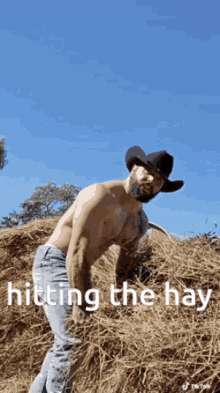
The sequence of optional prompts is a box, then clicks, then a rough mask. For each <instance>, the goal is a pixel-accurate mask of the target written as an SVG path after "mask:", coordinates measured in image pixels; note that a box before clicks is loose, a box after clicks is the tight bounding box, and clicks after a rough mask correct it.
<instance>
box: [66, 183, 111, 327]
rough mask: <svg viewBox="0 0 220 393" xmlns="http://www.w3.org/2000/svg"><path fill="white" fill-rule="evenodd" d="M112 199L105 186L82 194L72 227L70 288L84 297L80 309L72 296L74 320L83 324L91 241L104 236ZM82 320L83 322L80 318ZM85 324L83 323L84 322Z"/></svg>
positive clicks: (75, 297) (96, 186)
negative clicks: (104, 224)
mask: <svg viewBox="0 0 220 393" xmlns="http://www.w3.org/2000/svg"><path fill="white" fill-rule="evenodd" d="M110 198H111V195H110V194H109V192H108V191H107V190H106V188H105V187H104V186H103V185H102V184H95V185H93V186H90V187H88V188H87V189H84V190H82V191H81V192H80V194H79V195H78V198H77V201H76V208H75V212H74V217H73V223H72V235H71V239H70V243H69V248H68V253H67V258H66V267H67V276H68V280H69V283H70V287H71V288H75V289H78V290H79V291H80V292H81V295H82V305H81V306H77V295H76V294H75V293H73V302H74V308H73V319H74V320H75V322H76V323H81V322H80V313H81V311H83V312H84V311H85V307H86V303H85V292H86V291H87V289H88V278H89V276H90V269H91V264H92V263H93V262H94V261H92V260H91V252H90V237H91V233H93V236H94V232H95V238H96V239H97V241H98V240H99V239H98V237H99V236H101V234H102V225H103V223H104V218H105V215H106V210H105V208H106V206H108V203H110V202H111V200H110ZM81 320H82V318H81ZM82 322H83V321H82Z"/></svg>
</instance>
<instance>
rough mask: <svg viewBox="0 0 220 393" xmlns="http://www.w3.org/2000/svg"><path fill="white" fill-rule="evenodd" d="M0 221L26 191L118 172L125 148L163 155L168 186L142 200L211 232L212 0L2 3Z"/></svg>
mask: <svg viewBox="0 0 220 393" xmlns="http://www.w3.org/2000/svg"><path fill="white" fill-rule="evenodd" d="M4 3H5V4H4V5H1V13H0V28H1V30H0V48H1V73H0V80H1V83H0V102H1V106H0V137H4V138H5V139H6V147H7V150H8V154H7V159H8V162H9V163H8V165H7V166H6V167H5V168H4V169H3V170H2V171H1V173H0V187H1V191H2V192H1V200H0V218H1V217H2V216H5V215H7V214H8V213H10V212H12V211H13V209H14V210H16V211H19V210H20V208H19V204H20V203H21V202H23V201H24V200H25V199H26V198H28V197H30V196H31V194H32V193H33V191H34V188H35V187H37V186H40V185H45V184H46V183H47V182H48V181H54V182H55V183H56V184H57V185H61V184H62V183H64V182H66V183H71V184H72V183H73V184H76V185H77V186H79V187H81V188H84V187H86V186H88V185H90V184H92V183H94V182H104V181H107V180H121V179H125V178H126V177H127V176H128V171H127V169H126V166H125V162H124V157H125V154H126V151H127V150H128V148H130V147H131V146H133V145H139V146H141V147H142V148H143V149H144V150H145V152H146V153H150V152H153V151H158V150H167V151H168V152H169V153H170V154H172V155H174V157H175V160H174V169H173V172H172V174H171V176H170V179H171V180H177V179H182V180H184V182H185V185H184V187H183V188H182V189H181V190H180V191H177V192H175V193H169V194H162V193H161V194H159V195H158V196H157V197H156V198H155V199H154V200H153V201H151V202H150V203H149V204H145V205H144V210H145V212H146V213H147V215H148V217H149V220H150V221H152V222H155V223H157V224H159V225H162V226H163V227H164V228H166V229H167V230H168V231H169V232H175V233H177V234H180V235H183V234H184V233H187V234H189V233H190V232H191V231H193V232H194V233H196V234H197V233H199V232H200V233H204V232H207V231H209V230H212V229H213V228H214V225H215V221H216V222H217V225H218V227H217V233H218V234H219V235H220V195H219V179H220V133H219V131H220V78H219V69H220V56H219V48H220V24H219V13H220V4H219V1H201V0H200V1H198V0H194V1H193V2H183V1H178V0H173V1H169V0H166V2H165V1H158V0H126V1H125V0H120V1H119V0H117V1H116V0H111V1H104V0H93V1H91V0H90V1H86V0H81V1H75V0H71V1H68V0H66V1H65V2H64V1H62V2H61V1H56V0H53V1H40V0H39V1H35V2H33V1H28V2H27V1H19V2H17V1H14V2H4Z"/></svg>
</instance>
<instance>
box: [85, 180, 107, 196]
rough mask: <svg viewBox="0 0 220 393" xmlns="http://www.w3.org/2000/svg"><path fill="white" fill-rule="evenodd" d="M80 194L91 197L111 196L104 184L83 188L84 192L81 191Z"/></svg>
mask: <svg viewBox="0 0 220 393" xmlns="http://www.w3.org/2000/svg"><path fill="white" fill-rule="evenodd" d="M80 194H81V195H83V194H84V195H85V194H87V195H88V196H90V197H93V196H95V195H99V196H105V195H107V194H109V190H108V188H107V187H106V186H105V185H104V184H103V183H94V184H91V185H90V186H88V187H86V188H83V190H81V191H80Z"/></svg>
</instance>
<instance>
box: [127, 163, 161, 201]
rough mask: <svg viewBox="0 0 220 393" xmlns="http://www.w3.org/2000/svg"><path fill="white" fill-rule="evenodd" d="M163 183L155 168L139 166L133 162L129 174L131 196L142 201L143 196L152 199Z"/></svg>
mask: <svg viewBox="0 0 220 393" xmlns="http://www.w3.org/2000/svg"><path fill="white" fill-rule="evenodd" d="M163 184H164V179H163V178H162V177H161V176H160V175H159V173H158V172H157V171H156V170H155V169H151V168H149V167H147V166H139V165H136V164H134V165H133V168H132V171H131V175H130V185H131V194H132V196H133V197H134V198H135V199H137V200H140V201H142V199H143V198H144V197H149V200H150V199H152V197H153V196H154V194H157V193H158V192H159V191H160V189H161V188H162V186H163Z"/></svg>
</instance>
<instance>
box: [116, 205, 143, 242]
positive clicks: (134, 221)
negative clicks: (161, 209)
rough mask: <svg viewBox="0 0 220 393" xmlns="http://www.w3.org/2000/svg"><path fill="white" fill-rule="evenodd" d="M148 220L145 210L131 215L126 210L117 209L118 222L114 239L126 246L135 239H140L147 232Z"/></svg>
mask: <svg viewBox="0 0 220 393" xmlns="http://www.w3.org/2000/svg"><path fill="white" fill-rule="evenodd" d="M147 225H148V219H147V216H146V214H145V213H144V211H143V210H139V211H136V212H134V213H132V214H129V213H128V212H127V210H126V209H123V207H119V208H118V209H117V220H115V225H114V230H113V231H112V237H113V238H114V241H115V243H117V244H119V245H121V246H125V245H126V244H129V243H130V242H132V241H133V240H134V239H139V238H140V237H141V236H142V235H143V234H144V233H145V231H146V229H147Z"/></svg>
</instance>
